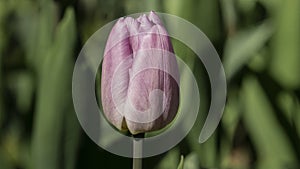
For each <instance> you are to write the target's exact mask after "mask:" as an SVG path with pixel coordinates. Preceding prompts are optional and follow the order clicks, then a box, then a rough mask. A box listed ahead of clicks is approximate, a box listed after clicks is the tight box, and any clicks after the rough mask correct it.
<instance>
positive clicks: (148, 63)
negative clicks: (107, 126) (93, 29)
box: [101, 12, 179, 135]
mask: <svg viewBox="0 0 300 169" xmlns="http://www.w3.org/2000/svg"><path fill="white" fill-rule="evenodd" d="M101 99H102V106H103V112H104V115H105V117H106V119H107V120H108V121H109V122H110V123H111V124H112V125H113V126H115V127H116V128H117V129H119V130H122V131H128V130H129V131H130V133H132V134H133V135H135V134H139V133H145V132H150V131H155V130H159V129H162V128H163V127H165V126H166V125H168V124H169V123H170V122H171V121H172V120H173V119H174V118H175V116H176V114H177V110H178V105H179V71H178V65H177V62H176V58H175V55H174V50H173V47H172V44H171V41H170V38H169V36H168V33H167V31H166V29H165V28H164V26H163V24H162V22H161V20H160V18H159V17H158V16H157V15H156V14H155V13H154V12H150V13H149V15H142V16H140V17H138V18H137V19H134V18H132V17H123V18H120V19H119V20H118V21H117V22H116V24H115V25H114V26H113V28H112V30H111V32H110V35H109V37H108V40H107V43H106V47H105V51H104V59H103V64H102V78H101Z"/></svg>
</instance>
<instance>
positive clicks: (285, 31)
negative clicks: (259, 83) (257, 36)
mask: <svg viewBox="0 0 300 169" xmlns="http://www.w3.org/2000/svg"><path fill="white" fill-rule="evenodd" d="M276 16H277V17H276V21H277V22H276V24H275V25H274V26H275V27H276V28H277V29H276V33H275V35H274V41H273V43H272V47H273V53H272V54H273V57H272V60H271V64H270V73H271V75H272V76H273V77H274V78H275V79H276V80H277V81H278V82H279V83H280V84H281V85H283V86H285V87H287V88H290V89H295V88H297V87H299V86H300V78H299V74H298V72H300V57H299V54H300V48H299V44H300V1H299V0H289V1H282V4H281V7H280V10H278V13H277V15H276Z"/></svg>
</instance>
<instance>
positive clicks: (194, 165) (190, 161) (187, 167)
mask: <svg viewBox="0 0 300 169" xmlns="http://www.w3.org/2000/svg"><path fill="white" fill-rule="evenodd" d="M183 168H184V169H199V168H200V167H199V158H198V155H197V154H196V153H191V154H189V155H188V156H186V158H185V160H184V167H183Z"/></svg>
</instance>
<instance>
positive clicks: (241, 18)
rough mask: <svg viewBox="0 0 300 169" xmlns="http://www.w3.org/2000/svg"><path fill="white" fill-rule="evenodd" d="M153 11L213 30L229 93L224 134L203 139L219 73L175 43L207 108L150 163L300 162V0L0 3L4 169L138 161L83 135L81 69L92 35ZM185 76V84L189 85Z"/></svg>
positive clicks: (251, 168)
mask: <svg viewBox="0 0 300 169" xmlns="http://www.w3.org/2000/svg"><path fill="white" fill-rule="evenodd" d="M150 10H154V11H158V12H164V13H170V14H173V15H177V16H179V17H182V18H184V19H186V20H188V21H189V22H191V23H193V24H194V25H195V26H197V27H198V28H200V29H201V30H202V31H203V32H204V33H205V34H206V35H207V37H208V38H209V39H210V40H211V41H212V43H213V44H214V46H215V47H216V50H217V51H218V53H219V55H220V58H221V60H222V61H223V64H224V68H225V73H226V78H227V80H228V91H227V93H228V94H227V103H226V107H225V112H224V116H223V118H222V121H221V123H220V126H219V127H218V130H217V131H216V132H215V133H214V135H213V136H212V137H211V138H210V139H209V140H208V141H207V142H205V143H204V144H199V143H198V137H199V133H200V130H201V128H202V127H203V123H204V120H205V118H206V116H207V111H208V109H209V106H210V85H209V79H208V76H207V73H206V71H205V68H204V66H203V64H202V63H201V60H199V59H198V58H197V56H195V53H194V52H193V51H191V50H190V49H189V48H188V47H187V46H185V45H184V44H182V43H181V42H179V41H178V40H176V39H172V43H173V46H174V49H175V53H176V55H178V56H179V57H180V58H181V59H182V60H183V61H184V62H185V63H186V64H187V65H188V66H189V68H190V69H191V70H192V71H193V73H194V75H195V77H196V80H197V83H198V86H199V91H200V94H201V103H200V105H201V106H200V109H199V110H200V111H199V115H198V117H197V121H196V123H195V125H194V127H193V128H192V130H191V131H190V133H189V134H188V136H187V137H186V138H185V139H184V140H183V141H182V142H181V143H180V144H179V145H177V146H175V147H174V148H172V149H171V150H170V151H168V152H167V153H166V154H163V155H159V156H157V157H150V158H146V159H143V162H144V166H143V167H144V168H145V169H148V168H157V169H169V168H170V169H175V168H178V169H179V168H180V169H200V168H220V169H223V168H224V169H226V168H232V169H262V168H271V169H281V168H289V169H294V168H295V169H296V168H299V167H300V162H299V161H300V146H299V142H300V92H299V91H300V76H299V72H300V48H299V44H300V1H299V0H220V1H217V0H125V1H119V0H109V1H107V0H77V1H75V0H63V1H58V0H55V1H54V0H21V1H17V0H0V168H1V169H16V168H19V169H40V168H46V169H47V168H49V169H79V168H95V169H96V168H130V167H131V165H130V163H131V159H128V158H123V157H117V156H115V155H112V154H110V153H109V152H106V151H104V150H102V149H100V148H98V147H97V145H95V144H94V143H93V142H92V141H91V140H90V139H89V138H88V137H87V135H85V134H82V133H81V130H80V128H81V127H80V125H79V122H78V120H77V118H76V114H75V112H74V108H73V103H72V96H71V86H72V84H71V80H72V71H73V66H74V63H75V59H76V57H77V55H78V53H79V51H80V49H81V48H82V46H83V45H84V43H85V41H86V40H87V39H88V38H89V37H90V36H91V35H92V34H93V33H94V32H95V31H97V30H98V29H99V28H100V27H101V26H103V25H105V24H106V23H108V22H110V21H112V20H114V19H117V18H119V17H121V16H124V15H127V14H132V13H137V12H144V11H150ZM87 64H94V63H92V62H91V63H87ZM184 74H185V72H182V75H181V76H182V77H181V83H182V84H184V85H188V83H189V82H188V81H187V80H185V78H184ZM99 79H100V75H99V76H98V77H97V81H98V82H99V81H100V80H99ZM95 85H96V86H99V83H96V84H95ZM189 91H190V90H189V88H185V89H184V90H183V91H181V92H189ZM97 94H98V95H99V92H98V93H97ZM98 97H99V96H98ZM181 99H184V100H189V99H192V98H181ZM102 120H104V119H102ZM171 127H172V126H171ZM160 132H161V131H160ZM152 134H159V133H155V132H154V133H152ZM100 135H101V134H100ZM147 136H151V133H150V134H148V135H147ZM101 137H104V138H101V139H105V140H107V143H110V142H112V140H115V139H114V138H112V137H109V136H102V135H101ZM183 156H184V157H185V158H183Z"/></svg>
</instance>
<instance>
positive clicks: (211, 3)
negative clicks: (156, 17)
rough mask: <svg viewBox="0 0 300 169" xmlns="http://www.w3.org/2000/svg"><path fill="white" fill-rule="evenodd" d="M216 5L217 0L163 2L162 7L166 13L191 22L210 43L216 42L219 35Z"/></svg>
mask: <svg viewBox="0 0 300 169" xmlns="http://www.w3.org/2000/svg"><path fill="white" fill-rule="evenodd" d="M218 3H219V2H218V0H200V1H199V0H185V1H182V0H165V1H163V7H164V11H166V12H167V13H170V14H173V15H177V16H179V17H182V18H184V19H186V20H188V21H190V22H192V23H193V24H195V25H196V26H197V27H199V28H200V29H201V31H203V32H204V33H205V34H206V35H207V36H208V38H209V39H210V40H211V41H216V40H218V39H219V38H220V35H221V29H220V28H221V26H220V22H219V21H220V17H219V14H218V12H219V11H218V10H219V9H218ZM208 16H209V19H208Z"/></svg>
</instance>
